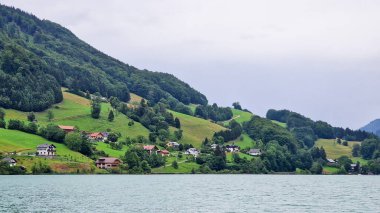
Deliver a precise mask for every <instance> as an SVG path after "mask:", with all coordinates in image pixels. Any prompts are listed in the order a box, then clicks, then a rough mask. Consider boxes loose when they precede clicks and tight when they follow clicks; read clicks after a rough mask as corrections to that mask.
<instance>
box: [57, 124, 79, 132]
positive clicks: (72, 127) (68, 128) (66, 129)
mask: <svg viewBox="0 0 380 213" xmlns="http://www.w3.org/2000/svg"><path fill="white" fill-rule="evenodd" d="M58 127H59V128H60V129H62V130H63V131H64V132H65V133H69V132H73V131H74V130H75V127H74V126H62V125H58Z"/></svg>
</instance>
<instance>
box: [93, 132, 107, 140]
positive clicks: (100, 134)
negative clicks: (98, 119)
mask: <svg viewBox="0 0 380 213" xmlns="http://www.w3.org/2000/svg"><path fill="white" fill-rule="evenodd" d="M107 137H108V134H105V133H104V132H94V133H90V134H88V139H90V140H92V141H105V140H107Z"/></svg>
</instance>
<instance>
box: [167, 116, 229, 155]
mask: <svg viewBox="0 0 380 213" xmlns="http://www.w3.org/2000/svg"><path fill="white" fill-rule="evenodd" d="M169 111H170V110H169ZM170 112H171V113H173V115H174V117H177V118H178V119H179V120H180V122H181V129H182V130H183V137H182V139H181V140H180V142H181V143H187V144H192V145H193V146H194V147H198V148H199V147H201V145H202V141H204V139H205V138H209V139H211V138H212V136H213V135H214V133H215V132H218V131H221V130H224V129H225V128H224V127H222V126H220V125H218V124H216V123H212V122H211V121H208V120H204V119H201V118H196V117H193V116H190V115H185V114H182V113H179V112H174V111H170ZM171 129H174V128H171Z"/></svg>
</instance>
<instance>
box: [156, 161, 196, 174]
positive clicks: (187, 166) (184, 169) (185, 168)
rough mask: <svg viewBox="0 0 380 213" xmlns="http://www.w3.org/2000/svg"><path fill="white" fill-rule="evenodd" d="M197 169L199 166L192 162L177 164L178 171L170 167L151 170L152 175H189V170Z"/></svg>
mask: <svg viewBox="0 0 380 213" xmlns="http://www.w3.org/2000/svg"><path fill="white" fill-rule="evenodd" d="M192 169H194V170H195V171H196V170H197V169H199V165H198V164H196V163H194V162H181V161H180V162H178V169H175V168H173V167H172V166H171V165H166V166H165V167H159V168H154V169H152V173H156V174H190V173H191V170H192Z"/></svg>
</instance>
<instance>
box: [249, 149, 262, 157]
mask: <svg viewBox="0 0 380 213" xmlns="http://www.w3.org/2000/svg"><path fill="white" fill-rule="evenodd" d="M248 154H249V155H252V156H260V155H261V154H262V153H261V149H250V150H249V151H248Z"/></svg>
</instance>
